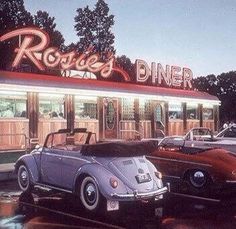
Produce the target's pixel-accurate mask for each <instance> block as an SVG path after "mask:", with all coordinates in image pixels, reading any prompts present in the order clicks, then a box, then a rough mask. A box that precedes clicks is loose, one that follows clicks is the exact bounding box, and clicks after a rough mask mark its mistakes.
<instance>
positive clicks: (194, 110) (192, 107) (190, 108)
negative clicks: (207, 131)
mask: <svg viewBox="0 0 236 229" xmlns="http://www.w3.org/2000/svg"><path fill="white" fill-rule="evenodd" d="M187 119H198V105H197V104H187Z"/></svg>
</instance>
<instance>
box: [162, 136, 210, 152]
mask: <svg viewBox="0 0 236 229" xmlns="http://www.w3.org/2000/svg"><path fill="white" fill-rule="evenodd" d="M185 143H186V142H185V140H184V139H183V138H182V137H167V138H164V139H163V140H162V141H161V142H160V143H159V150H160V151H162V150H164V151H170V152H176V151H178V152H180V153H184V154H197V153H202V152H205V151H206V150H208V149H211V148H212V147H210V146H209V147H205V148H201V147H192V146H186V145H185Z"/></svg>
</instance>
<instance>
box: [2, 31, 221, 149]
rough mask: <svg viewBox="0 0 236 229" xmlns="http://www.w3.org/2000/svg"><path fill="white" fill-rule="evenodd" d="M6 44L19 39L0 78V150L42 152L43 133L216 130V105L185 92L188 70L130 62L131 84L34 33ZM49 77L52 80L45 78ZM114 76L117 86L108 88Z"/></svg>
mask: <svg viewBox="0 0 236 229" xmlns="http://www.w3.org/2000/svg"><path fill="white" fill-rule="evenodd" d="M12 39H18V40H19V42H18V44H17V45H18V47H16V48H15V51H14V53H13V55H12V56H13V59H12V63H11V66H10V69H11V70H12V71H0V150H6V149H25V148H28V147H30V146H32V145H33V144H36V143H39V144H40V145H42V144H43V142H44V139H45V137H46V136H47V134H48V133H50V132H54V131H58V130H59V129H64V128H67V129H71V130H72V129H74V128H80V127H83V128H87V130H88V131H92V132H94V133H96V135H97V139H98V140H114V139H128V140H129V139H130V140H131V139H135V138H156V137H161V136H163V134H165V135H183V134H185V133H186V132H187V131H188V130H189V129H191V128H193V127H199V126H200V127H209V128H210V129H212V130H213V131H217V130H218V126H219V105H220V101H219V100H218V98H217V97H215V96H212V95H209V94H207V93H204V92H200V91H196V90H194V89H193V86H192V79H193V73H192V71H191V70H190V69H189V68H180V67H178V66H169V65H166V66H165V68H164V67H163V66H162V65H161V64H160V63H155V62H153V63H151V66H148V64H147V63H146V62H145V61H143V60H139V59H138V60H136V62H135V70H134V72H135V75H136V76H135V77H136V78H135V79H131V78H132V77H131V76H130V75H129V74H128V73H127V72H126V71H125V70H124V69H123V68H121V67H119V66H117V64H116V61H115V57H114V56H113V55H108V54H107V58H106V60H104V58H102V57H101V55H100V54H99V53H94V51H93V46H90V47H89V48H88V50H87V51H85V52H84V53H78V52H77V51H76V50H74V51H70V52H67V53H66V52H61V51H59V50H58V48H56V47H48V45H49V44H50V37H49V35H48V34H47V33H46V32H45V31H43V30H41V29H39V28H35V27H34V28H33V27H26V28H20V29H16V30H13V31H10V32H8V33H6V34H3V35H2V36H1V37H0V42H3V44H4V42H8V43H7V44H9V42H11V40H12ZM14 44H15V43H14ZM25 64H27V65H25ZM24 66H28V67H30V68H32V69H36V72H39V73H41V74H35V73H29V70H27V72H26V71H24ZM30 71H31V70H30ZM52 71H55V72H57V75H50V74H45V72H47V73H48V72H52ZM34 72H35V71H34ZM61 73H62V74H61ZM67 73H68V74H67ZM114 74H118V76H119V77H120V80H119V81H120V82H114V79H113V81H112V77H114ZM130 74H131V73H130ZM108 78H110V80H109V81H108V80H107V79H108ZM101 79H102V80H101Z"/></svg>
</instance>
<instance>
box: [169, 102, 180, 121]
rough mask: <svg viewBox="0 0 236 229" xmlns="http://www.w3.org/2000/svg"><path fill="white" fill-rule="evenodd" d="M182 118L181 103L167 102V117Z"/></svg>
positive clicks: (171, 118)
mask: <svg viewBox="0 0 236 229" xmlns="http://www.w3.org/2000/svg"><path fill="white" fill-rule="evenodd" d="M182 118H183V107H182V104H181V103H178V102H176V103H169V119H170V120H175V119H182Z"/></svg>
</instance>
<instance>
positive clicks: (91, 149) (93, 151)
mask: <svg viewBox="0 0 236 229" xmlns="http://www.w3.org/2000/svg"><path fill="white" fill-rule="evenodd" d="M156 147H157V146H156V144H155V142H153V141H143V142H142V141H139V142H133V141H132V142H102V143H96V144H92V145H83V146H82V149H81V151H80V153H81V154H82V155H84V156H97V157H132V156H143V155H148V154H150V153H151V152H152V151H154V150H155V149H156Z"/></svg>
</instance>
